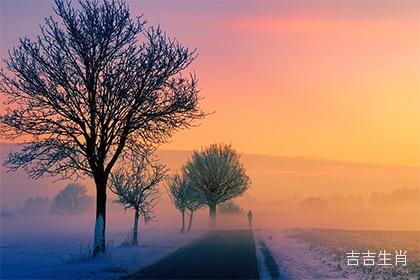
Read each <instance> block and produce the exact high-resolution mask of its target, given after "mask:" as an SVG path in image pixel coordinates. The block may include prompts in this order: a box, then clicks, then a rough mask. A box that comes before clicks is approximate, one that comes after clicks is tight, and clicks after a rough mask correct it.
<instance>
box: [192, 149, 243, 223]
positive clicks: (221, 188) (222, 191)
mask: <svg viewBox="0 0 420 280" xmlns="http://www.w3.org/2000/svg"><path fill="white" fill-rule="evenodd" d="M184 170H185V173H186V176H187V178H188V181H190V182H191V184H192V185H193V186H194V188H195V189H196V190H198V191H199V192H200V194H201V197H202V199H203V203H205V204H206V205H208V207H209V212H210V227H214V226H215V224H216V206H217V205H218V204H219V203H222V202H225V201H227V200H229V199H232V198H234V197H237V196H240V195H242V194H243V193H244V192H245V191H246V190H247V189H248V187H249V184H250V179H249V177H248V176H247V175H246V172H245V168H244V167H243V165H242V163H241V162H240V156H239V154H238V153H237V152H236V151H235V150H234V149H233V148H232V147H231V146H230V145H224V144H213V145H211V146H210V147H208V148H205V149H203V150H202V151H200V152H199V151H194V152H193V155H192V158H191V160H190V161H188V162H187V164H186V165H185V168H184Z"/></svg>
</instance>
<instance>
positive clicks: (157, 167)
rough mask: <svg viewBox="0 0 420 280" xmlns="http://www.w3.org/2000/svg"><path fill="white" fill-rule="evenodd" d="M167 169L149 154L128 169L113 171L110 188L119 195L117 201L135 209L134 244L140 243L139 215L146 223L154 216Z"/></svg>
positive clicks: (136, 160) (138, 159) (132, 162)
mask: <svg viewBox="0 0 420 280" xmlns="http://www.w3.org/2000/svg"><path fill="white" fill-rule="evenodd" d="M165 173H166V169H165V167H164V166H163V165H162V164H159V163H157V162H156V161H151V160H150V157H149V154H146V155H142V156H140V157H139V158H135V157H134V156H133V159H132V161H131V166H130V168H128V169H124V168H121V169H119V170H117V171H116V172H113V173H111V180H110V184H109V188H110V190H111V191H112V192H113V193H115V194H116V195H117V199H116V200H115V202H116V203H119V204H121V205H123V206H124V207H125V209H128V208H132V209H134V225H133V239H132V244H133V245H137V244H138V224H139V216H140V214H141V215H142V217H143V219H144V221H145V223H148V222H150V221H151V220H152V219H153V217H154V211H153V208H154V207H155V205H156V203H157V199H158V193H159V190H158V189H157V185H158V184H159V183H160V182H161V181H162V180H163V179H164V178H165Z"/></svg>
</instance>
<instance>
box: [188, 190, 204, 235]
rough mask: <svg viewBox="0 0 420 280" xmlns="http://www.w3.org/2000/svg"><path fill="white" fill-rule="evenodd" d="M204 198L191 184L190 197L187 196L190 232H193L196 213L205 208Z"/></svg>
mask: <svg viewBox="0 0 420 280" xmlns="http://www.w3.org/2000/svg"><path fill="white" fill-rule="evenodd" d="M203 201H204V200H203V198H202V197H201V193H200V192H199V191H198V190H197V189H196V188H194V186H192V185H191V184H188V195H187V203H186V204H187V209H188V210H189V211H190V221H189V223H188V231H191V227H192V222H193V215H194V212H195V211H196V210H198V209H200V208H201V207H203V206H204V204H203Z"/></svg>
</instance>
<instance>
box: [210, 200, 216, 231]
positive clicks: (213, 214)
mask: <svg viewBox="0 0 420 280" xmlns="http://www.w3.org/2000/svg"><path fill="white" fill-rule="evenodd" d="M209 209H210V221H209V228H215V227H216V203H210V204H209Z"/></svg>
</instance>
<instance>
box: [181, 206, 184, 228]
mask: <svg viewBox="0 0 420 280" xmlns="http://www.w3.org/2000/svg"><path fill="white" fill-rule="evenodd" d="M181 214H182V228H181V232H184V231H185V210H183V211H181Z"/></svg>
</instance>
